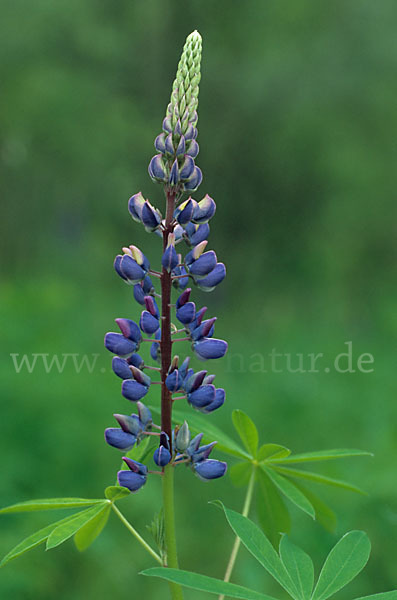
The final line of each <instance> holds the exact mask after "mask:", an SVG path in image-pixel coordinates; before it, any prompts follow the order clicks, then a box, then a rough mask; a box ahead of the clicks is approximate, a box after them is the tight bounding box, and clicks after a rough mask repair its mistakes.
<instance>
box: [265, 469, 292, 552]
mask: <svg viewBox="0 0 397 600" xmlns="http://www.w3.org/2000/svg"><path fill="white" fill-rule="evenodd" d="M257 479H258V482H259V486H258V489H257V494H256V512H257V515H258V520H259V524H260V526H261V528H262V529H263V531H264V532H265V534H266V535H267V537H268V538H269V540H270V541H271V543H272V544H273V546H274V547H275V548H278V545H279V542H280V533H289V531H290V529H291V517H290V515H289V512H288V509H287V507H286V506H285V502H284V500H283V498H282V496H281V494H280V492H279V491H278V489H277V488H276V486H275V485H274V483H272V481H271V480H270V479H269V477H268V476H267V475H266V473H264V471H262V469H258V470H257Z"/></svg>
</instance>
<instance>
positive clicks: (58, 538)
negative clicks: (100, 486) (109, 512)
mask: <svg viewBox="0 0 397 600" xmlns="http://www.w3.org/2000/svg"><path fill="white" fill-rule="evenodd" d="M105 505H109V506H110V502H109V500H102V502H101V504H98V505H97V506H93V507H91V508H87V509H86V510H83V511H81V512H79V513H77V515H74V516H73V517H71V518H70V519H68V520H67V521H66V522H65V523H63V524H61V525H58V527H56V528H55V529H54V530H53V531H52V532H51V533H50V535H49V536H48V539H47V545H46V550H51V548H55V547H56V546H59V544H62V543H63V542H65V541H66V540H67V539H69V538H70V537H72V535H74V534H75V533H76V531H78V530H79V529H80V528H81V527H83V525H85V524H86V523H88V522H89V521H90V520H91V519H93V518H94V517H96V515H97V514H98V513H99V512H101V511H102V510H103V508H104V506H105Z"/></svg>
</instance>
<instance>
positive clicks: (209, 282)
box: [196, 263, 226, 292]
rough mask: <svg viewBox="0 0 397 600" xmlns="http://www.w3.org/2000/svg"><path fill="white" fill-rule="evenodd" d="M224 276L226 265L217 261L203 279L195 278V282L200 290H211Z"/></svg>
mask: <svg viewBox="0 0 397 600" xmlns="http://www.w3.org/2000/svg"><path fill="white" fill-rule="evenodd" d="M225 277H226V267H225V265H224V264H223V263H217V264H216V266H215V267H214V268H213V269H212V271H210V273H208V275H207V276H206V277H204V278H203V279H197V280H196V283H197V286H198V287H199V288H200V290H203V291H204V292H212V290H213V289H215V287H216V286H217V285H218V284H219V283H221V281H223V280H224V279H225Z"/></svg>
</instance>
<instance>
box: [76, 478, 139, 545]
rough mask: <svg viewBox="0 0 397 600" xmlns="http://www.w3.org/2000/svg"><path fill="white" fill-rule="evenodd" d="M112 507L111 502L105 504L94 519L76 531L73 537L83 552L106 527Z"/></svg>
mask: <svg viewBox="0 0 397 600" xmlns="http://www.w3.org/2000/svg"><path fill="white" fill-rule="evenodd" d="M121 489H125V488H121ZM128 493H129V490H128ZM110 508H111V504H110V503H107V504H105V506H103V508H102V509H101V510H100V511H99V512H98V514H97V515H96V516H95V517H94V518H93V519H90V520H89V521H87V523H86V524H85V525H83V526H82V527H81V528H80V529H79V530H78V531H77V532H76V533H75V535H74V538H73V539H74V543H75V545H76V548H77V550H79V551H80V552H83V550H86V549H87V548H88V547H89V546H91V544H92V542H93V541H94V540H95V539H96V538H97V537H98V535H99V534H100V533H101V531H102V529H103V528H104V527H105V525H106V523H107V521H108V519H109V514H110Z"/></svg>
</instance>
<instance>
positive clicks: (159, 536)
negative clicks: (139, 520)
mask: <svg viewBox="0 0 397 600" xmlns="http://www.w3.org/2000/svg"><path fill="white" fill-rule="evenodd" d="M147 529H148V530H149V531H150V533H151V535H152V537H153V539H154V541H155V542H156V546H157V548H158V550H159V553H160V556H161V558H164V557H165V556H166V554H167V551H166V544H165V529H164V511H163V508H162V509H161V510H160V511H159V512H158V513H156V514H155V515H154V517H153V521H152V522H151V524H150V525H147Z"/></svg>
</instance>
